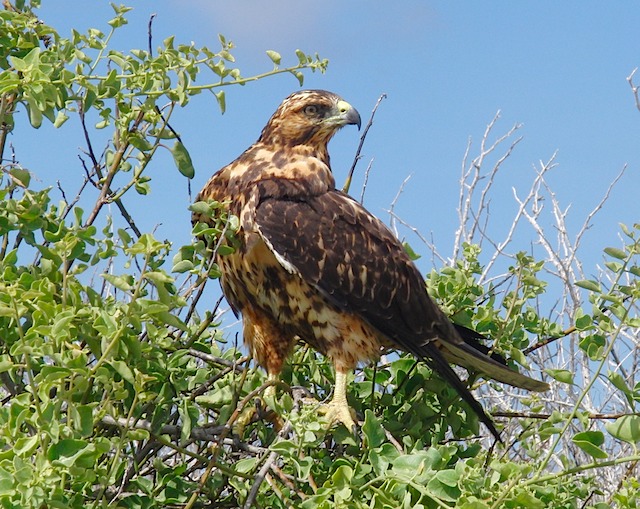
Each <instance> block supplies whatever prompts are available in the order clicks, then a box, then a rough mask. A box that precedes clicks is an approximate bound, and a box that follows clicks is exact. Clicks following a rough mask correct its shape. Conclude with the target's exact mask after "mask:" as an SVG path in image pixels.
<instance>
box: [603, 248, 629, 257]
mask: <svg viewBox="0 0 640 509" xmlns="http://www.w3.org/2000/svg"><path fill="white" fill-rule="evenodd" d="M604 252H605V253H607V254H608V255H609V256H611V257H613V258H617V259H618V260H626V259H627V256H628V255H627V253H625V252H624V251H623V250H622V249H618V248H616V247H605V248H604Z"/></svg>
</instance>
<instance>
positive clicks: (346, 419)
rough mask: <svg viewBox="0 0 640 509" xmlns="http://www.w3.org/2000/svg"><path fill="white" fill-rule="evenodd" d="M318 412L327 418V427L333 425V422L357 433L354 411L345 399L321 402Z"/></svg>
mask: <svg viewBox="0 0 640 509" xmlns="http://www.w3.org/2000/svg"><path fill="white" fill-rule="evenodd" d="M318 412H320V413H321V414H322V415H324V417H325V419H327V429H328V428H331V427H333V425H334V424H344V426H345V427H346V428H347V429H348V430H349V431H351V432H352V433H353V434H356V433H357V431H358V428H357V427H356V422H355V418H356V413H355V411H354V410H353V409H352V408H351V407H350V406H349V405H348V404H347V402H346V401H335V400H331V401H330V402H329V403H322V404H321V405H320V407H319V408H318Z"/></svg>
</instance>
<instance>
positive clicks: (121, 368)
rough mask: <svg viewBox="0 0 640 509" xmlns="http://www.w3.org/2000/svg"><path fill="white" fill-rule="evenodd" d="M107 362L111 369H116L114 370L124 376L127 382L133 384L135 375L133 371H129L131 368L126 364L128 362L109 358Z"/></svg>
mask: <svg viewBox="0 0 640 509" xmlns="http://www.w3.org/2000/svg"><path fill="white" fill-rule="evenodd" d="M109 364H111V366H112V367H113V369H115V370H116V372H117V373H118V374H119V375H120V376H121V377H122V378H124V379H125V380H126V381H127V382H129V383H130V384H131V385H134V383H135V376H134V374H133V371H131V368H130V367H129V366H128V364H127V363H126V362H124V361H116V360H111V361H109Z"/></svg>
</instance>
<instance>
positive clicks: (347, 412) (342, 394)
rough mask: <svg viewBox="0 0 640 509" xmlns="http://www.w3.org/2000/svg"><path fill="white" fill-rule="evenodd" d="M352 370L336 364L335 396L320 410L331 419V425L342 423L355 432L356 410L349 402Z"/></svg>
mask: <svg viewBox="0 0 640 509" xmlns="http://www.w3.org/2000/svg"><path fill="white" fill-rule="evenodd" d="M350 371H351V370H349V369H345V368H341V367H337V366H336V383H335V387H334V389H333V397H332V398H331V401H329V403H325V404H323V405H321V406H320V412H321V413H323V414H324V415H325V417H326V418H327V420H328V421H329V426H333V425H334V424H337V423H342V424H344V425H345V426H346V428H347V429H348V430H349V431H351V432H353V433H355V432H356V430H357V428H356V423H355V420H354V418H355V412H354V411H353V409H352V408H351V407H349V403H347V378H348V376H349V372H350Z"/></svg>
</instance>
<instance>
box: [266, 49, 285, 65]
mask: <svg viewBox="0 0 640 509" xmlns="http://www.w3.org/2000/svg"><path fill="white" fill-rule="evenodd" d="M267 56H268V57H269V58H270V59H271V61H272V62H273V63H274V64H275V65H280V61H281V60H282V57H281V56H280V53H278V52H277V51H273V50H270V49H268V50H267Z"/></svg>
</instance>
